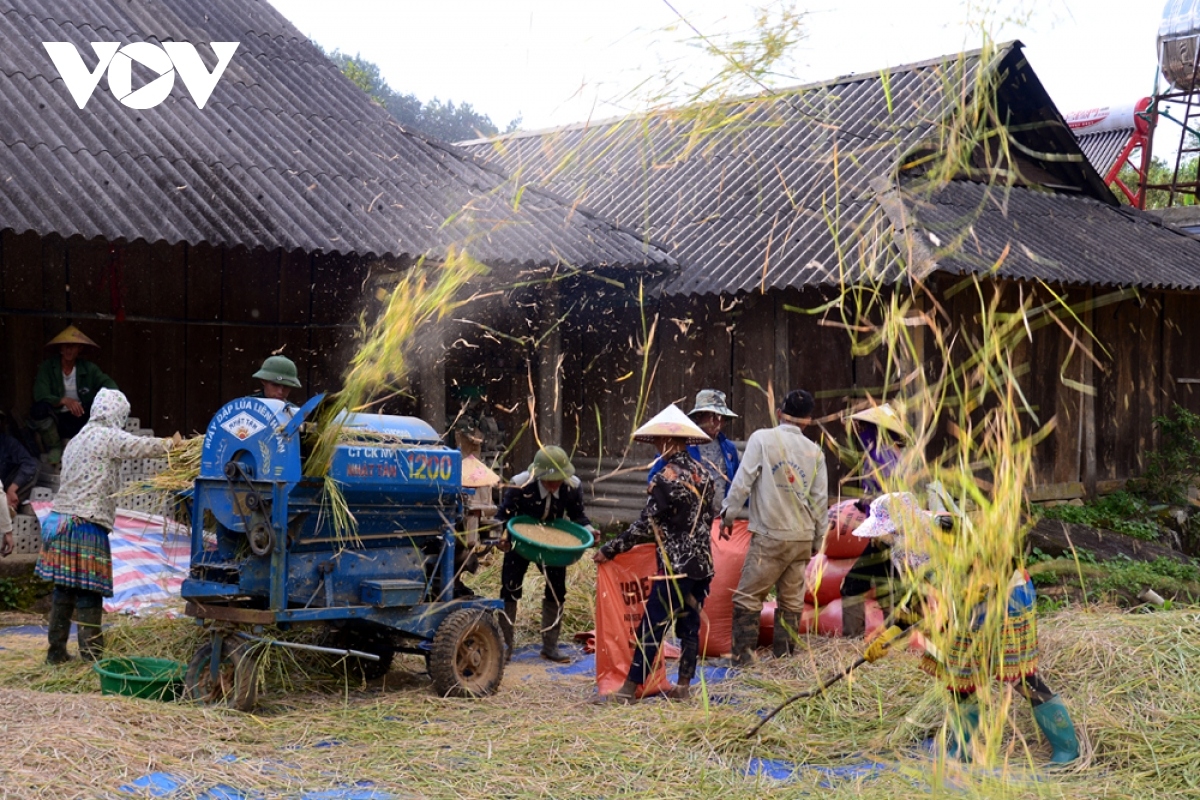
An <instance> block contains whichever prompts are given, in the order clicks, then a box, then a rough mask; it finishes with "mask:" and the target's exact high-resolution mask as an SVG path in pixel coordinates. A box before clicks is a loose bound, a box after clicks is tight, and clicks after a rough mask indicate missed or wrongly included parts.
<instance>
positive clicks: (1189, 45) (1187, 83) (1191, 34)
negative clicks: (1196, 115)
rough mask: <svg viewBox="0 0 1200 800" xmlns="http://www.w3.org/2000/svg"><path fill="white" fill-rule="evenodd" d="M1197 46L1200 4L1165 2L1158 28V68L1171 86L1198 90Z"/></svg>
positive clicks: (1196, 0) (1178, 0)
mask: <svg viewBox="0 0 1200 800" xmlns="http://www.w3.org/2000/svg"><path fill="white" fill-rule="evenodd" d="M1198 46H1200V0H1167V6H1166V8H1164V9H1163V15H1162V22H1161V23H1160V24H1159V26H1158V64H1159V67H1160V68H1161V69H1162V73H1163V75H1165V76H1166V78H1167V80H1168V81H1170V83H1171V85H1172V86H1174V87H1175V88H1176V89H1178V90H1180V91H1183V92H1194V91H1196V90H1197V89H1200V70H1197V68H1196V67H1197V63H1198V62H1197V59H1196V49H1197V47H1198Z"/></svg>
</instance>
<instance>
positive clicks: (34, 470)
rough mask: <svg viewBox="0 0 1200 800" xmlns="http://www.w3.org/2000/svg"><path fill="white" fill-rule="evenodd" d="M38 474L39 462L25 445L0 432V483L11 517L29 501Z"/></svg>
mask: <svg viewBox="0 0 1200 800" xmlns="http://www.w3.org/2000/svg"><path fill="white" fill-rule="evenodd" d="M37 474H38V460H37V459H36V458H34V457H33V456H32V455H31V454H30V453H29V451H28V450H26V449H25V445H23V444H21V443H20V442H19V441H17V440H16V439H15V438H14V437H12V436H9V435H8V434H7V433H4V432H3V431H0V482H2V483H3V484H4V495H5V499H6V500H7V503H6V505H7V506H8V510H9V513H10V515H15V514H16V513H17V509H18V508H19V507H20V505H21V503H23V502H25V501H26V500H28V499H29V493H30V492H31V491H32V490H33V484H34V481H36V480H37Z"/></svg>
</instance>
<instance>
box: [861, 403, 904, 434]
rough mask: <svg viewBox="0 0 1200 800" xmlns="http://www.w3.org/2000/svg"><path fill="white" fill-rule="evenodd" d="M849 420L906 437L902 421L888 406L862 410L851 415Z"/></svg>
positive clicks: (894, 410)
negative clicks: (865, 423) (866, 423)
mask: <svg viewBox="0 0 1200 800" xmlns="http://www.w3.org/2000/svg"><path fill="white" fill-rule="evenodd" d="M850 419H856V420H858V421H860V422H868V423H870V424H872V425H876V426H878V427H880V428H887V429H888V430H889V431H891V432H892V433H898V434H900V435H901V436H907V435H908V431H907V430H905V427H904V420H902V419H901V418H900V415H899V414H897V413H896V409H894V408H892V407H891V406H890V405H882V406H872V407H871V408H867V409H863V410H862V411H859V412H858V413H857V414H852V415H851V416H850Z"/></svg>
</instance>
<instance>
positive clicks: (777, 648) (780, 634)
mask: <svg viewBox="0 0 1200 800" xmlns="http://www.w3.org/2000/svg"><path fill="white" fill-rule="evenodd" d="M799 635H800V615H799V614H797V613H795V612H792V611H780V610H779V609H775V634H774V638H773V639H772V640H771V652H773V653H774V654H775V657H776V658H787V657H788V656H790V655H792V654H793V653H795V652H796V639H797V637H798V636H799Z"/></svg>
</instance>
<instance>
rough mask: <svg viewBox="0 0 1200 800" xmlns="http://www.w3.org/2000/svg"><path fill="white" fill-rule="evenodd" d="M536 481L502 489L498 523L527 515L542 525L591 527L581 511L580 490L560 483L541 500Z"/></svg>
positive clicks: (581, 498)
mask: <svg viewBox="0 0 1200 800" xmlns="http://www.w3.org/2000/svg"><path fill="white" fill-rule="evenodd" d="M539 487H540V484H539V482H538V481H530V482H529V483H528V484H526V485H525V486H512V487H509V488H508V489H505V490H504V496H503V497H502V498H501V500H500V508H499V509H498V510H497V511H496V516H497V517H498V518H500V519H501V520H502V521H507V520H510V519H512V518H513V517H520V516H528V517H533V518H534V519H536V520H541V521H542V522H549V521H551V520H556V519H563V518H564V517H565V518H567V519H569V520H571V522H574V523H576V524H577V525H591V524H592V522H591V520H589V519H588V518H587V514H585V513H584V511H583V491H582V490H581V489H580V488H579V487H578V486H572V485H571V484H570V483H567V482H563V485H562V486H560V487H558V491H557V492H555V493H554V494H552V495H547V496H546V497H542V493H541V490H540V488H539Z"/></svg>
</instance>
